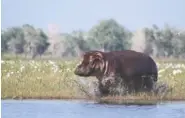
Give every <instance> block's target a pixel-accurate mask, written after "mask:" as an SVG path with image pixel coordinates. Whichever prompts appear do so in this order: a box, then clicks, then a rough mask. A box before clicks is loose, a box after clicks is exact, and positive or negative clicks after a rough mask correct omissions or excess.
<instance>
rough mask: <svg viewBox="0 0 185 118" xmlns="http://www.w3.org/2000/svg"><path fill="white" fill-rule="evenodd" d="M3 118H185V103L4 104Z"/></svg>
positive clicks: (15, 102) (85, 102)
mask: <svg viewBox="0 0 185 118" xmlns="http://www.w3.org/2000/svg"><path fill="white" fill-rule="evenodd" d="M2 117H3V118H87V117H90V118H104V117H106V118H111V117H114V118H123V117H124V118H167V117H168V118H185V102H166V103H161V104H157V105H147V106H144V105H143V106H139V105H108V104H96V103H94V102H93V101H90V102H87V101H78V100H74V101H71V100H65V101H64V100H23V101H19V100H2Z"/></svg>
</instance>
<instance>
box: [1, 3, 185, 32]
mask: <svg viewBox="0 0 185 118" xmlns="http://www.w3.org/2000/svg"><path fill="white" fill-rule="evenodd" d="M109 18H113V19H115V20H116V21H117V22H118V23H120V24H122V25H123V26H125V27H127V28H128V29H130V30H136V29H139V28H143V27H151V26H152V24H156V25H157V26H159V27H162V26H164V24H165V23H168V24H169V25H170V26H174V27H179V28H185V0H2V8H1V27H2V29H5V28H9V27H12V26H21V25H23V24H31V25H33V26H34V27H37V28H42V29H43V30H45V31H46V30H48V26H49V24H55V25H57V27H58V30H59V31H60V32H71V31H73V30H78V29H81V30H84V31H88V30H89V29H90V28H91V27H92V26H93V25H95V24H97V23H98V22H99V21H100V20H104V19H109Z"/></svg>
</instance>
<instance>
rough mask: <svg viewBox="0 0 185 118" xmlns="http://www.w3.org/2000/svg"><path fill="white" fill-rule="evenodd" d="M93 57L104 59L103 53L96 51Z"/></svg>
mask: <svg viewBox="0 0 185 118" xmlns="http://www.w3.org/2000/svg"><path fill="white" fill-rule="evenodd" d="M93 58H94V59H98V60H102V59H103V53H101V52H95V54H93Z"/></svg>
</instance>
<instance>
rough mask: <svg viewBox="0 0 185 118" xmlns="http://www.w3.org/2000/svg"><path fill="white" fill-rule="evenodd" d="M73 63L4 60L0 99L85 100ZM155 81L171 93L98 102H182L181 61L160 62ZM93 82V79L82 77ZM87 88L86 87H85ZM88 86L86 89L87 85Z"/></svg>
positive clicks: (184, 86) (184, 73) (184, 90)
mask: <svg viewBox="0 0 185 118" xmlns="http://www.w3.org/2000/svg"><path fill="white" fill-rule="evenodd" d="M77 63H78V61H77V60H74V61H72V60H71V61H59V60H55V61H50V60H42V61H41V60H37V61H33V60H17V61H16V60H6V61H2V62H1V68H2V69H1V71H2V76H1V83H2V86H1V87H2V95H1V96H2V98H1V99H12V98H13V99H16V98H17V99H19V98H20V99H26V98H33V99H85V98H86V93H85V92H84V91H83V90H84V88H82V87H86V86H81V85H80V83H79V80H78V79H79V77H77V76H75V75H74V73H73V71H74V68H75V66H76V64H77ZM157 65H158V68H159V82H165V83H167V84H168V85H169V86H170V87H171V88H172V91H171V92H169V93H168V94H167V95H166V96H164V97H163V98H161V96H149V95H146V94H144V93H140V94H137V95H129V96H124V97H121V96H116V97H106V98H102V99H101V102H107V103H110V102H112V103H114V102H118V103H122V102H125V101H126V102H133V101H139V102H143V101H144V102H145V103H146V101H151V100H152V101H158V100H185V62H183V61H181V62H180V61H171V62H170V61H167V62H165V61H160V60H157ZM82 79H84V80H89V81H94V80H96V79H95V78H82ZM85 85H87V84H85ZM87 87H88V86H87Z"/></svg>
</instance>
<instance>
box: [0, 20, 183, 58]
mask: <svg viewBox="0 0 185 118" xmlns="http://www.w3.org/2000/svg"><path fill="white" fill-rule="evenodd" d="M126 49H132V50H136V51H140V52H144V53H146V54H148V55H151V56H154V57H157V58H160V57H162V58H163V57H165V58H169V57H173V58H185V32H183V31H182V30H180V29H178V28H175V27H171V26H169V25H167V24H166V25H164V27H162V28H159V27H158V26H157V25H155V24H154V25H152V26H151V27H149V28H147V27H144V28H142V29H138V30H136V31H130V30H128V29H127V28H126V27H124V26H122V25H121V24H119V23H118V22H117V21H116V20H114V19H107V20H102V21H100V22H99V23H98V24H96V25H95V26H93V27H92V28H91V29H90V30H89V31H87V32H85V31H81V30H75V31H73V32H71V33H53V34H52V35H51V34H50V33H49V32H47V33H46V32H44V31H43V30H42V29H40V28H35V27H33V26H32V25H29V24H24V25H22V26H19V27H18V26H17V27H11V28H7V29H2V30H1V52H2V56H3V55H6V54H10V55H15V56H18V55H23V56H25V57H26V58H28V57H31V58H32V59H34V58H36V57H42V56H44V55H49V56H50V57H51V58H64V57H76V56H79V55H80V54H81V53H82V52H84V51H89V50H102V51H114V50H126Z"/></svg>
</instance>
